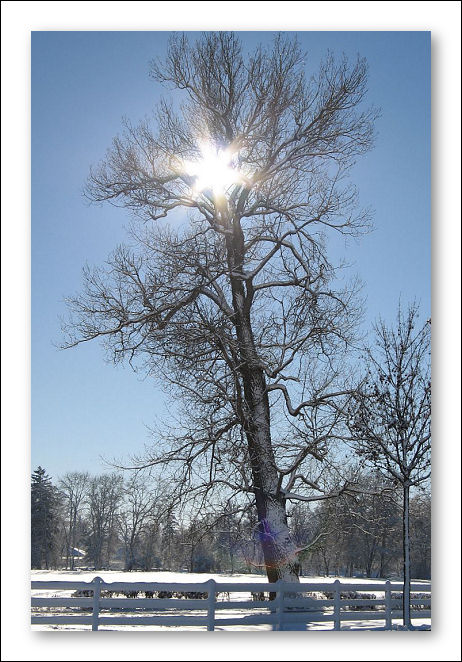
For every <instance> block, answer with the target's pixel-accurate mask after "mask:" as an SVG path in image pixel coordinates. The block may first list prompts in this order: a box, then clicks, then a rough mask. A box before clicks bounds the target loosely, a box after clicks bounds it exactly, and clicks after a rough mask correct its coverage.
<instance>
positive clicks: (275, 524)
mask: <svg viewBox="0 0 462 662" xmlns="http://www.w3.org/2000/svg"><path fill="white" fill-rule="evenodd" d="M226 243H227V253H228V265H229V268H230V273H231V274H234V273H236V272H239V271H240V272H242V264H243V257H244V237H243V234H242V230H241V228H240V225H239V224H238V223H236V224H235V226H234V235H233V238H232V239H231V238H230V237H229V236H228V237H227V240H226ZM230 282H231V289H232V295H233V309H234V313H235V317H234V325H235V329H236V335H237V340H238V348H239V358H240V365H239V372H240V375H241V378H242V384H243V389H244V399H245V402H244V403H242V414H243V419H244V421H243V425H244V430H245V434H246V438H247V443H248V448H249V456H250V463H251V469H252V477H253V487H254V492H255V501H256V506H257V515H258V528H259V538H260V543H261V547H262V551H263V557H264V560H265V567H266V574H267V576H268V581H270V582H276V581H277V580H278V579H284V580H286V581H293V582H298V581H299V579H298V575H299V570H298V562H297V551H296V545H295V542H294V540H293V538H292V535H291V533H290V531H289V527H288V525H287V515H286V509H285V500H284V499H283V497H282V494H281V493H280V492H279V489H278V472H277V468H276V461H275V457H274V452H273V447H272V443H271V426H270V406H269V399H268V392H267V389H266V379H265V375H264V372H263V370H262V368H261V364H260V361H259V357H258V353H257V351H256V347H255V342H254V337H253V332H252V324H251V316H250V309H251V303H252V298H253V290H252V285H251V284H250V283H249V282H247V284H246V288H244V280H243V279H242V278H239V277H236V276H230Z"/></svg>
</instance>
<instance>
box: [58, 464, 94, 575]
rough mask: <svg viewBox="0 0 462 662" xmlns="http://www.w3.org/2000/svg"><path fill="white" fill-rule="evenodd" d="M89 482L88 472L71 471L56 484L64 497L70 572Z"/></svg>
mask: <svg viewBox="0 0 462 662" xmlns="http://www.w3.org/2000/svg"><path fill="white" fill-rule="evenodd" d="M89 482H90V476H89V474H88V472H80V471H73V472H68V473H66V474H65V475H64V476H63V477H62V478H61V479H60V480H59V483H58V485H59V489H60V491H61V494H62V495H63V497H64V498H63V502H64V508H65V512H66V523H65V539H66V567H70V569H71V570H73V569H74V563H75V549H76V545H77V530H78V524H79V513H80V511H81V506H82V504H83V503H84V501H85V499H86V496H87V491H88V486H89Z"/></svg>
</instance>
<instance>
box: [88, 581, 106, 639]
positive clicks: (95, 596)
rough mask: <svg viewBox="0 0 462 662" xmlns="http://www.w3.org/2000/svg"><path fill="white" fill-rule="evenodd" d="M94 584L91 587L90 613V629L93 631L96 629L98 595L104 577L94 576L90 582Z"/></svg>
mask: <svg viewBox="0 0 462 662" xmlns="http://www.w3.org/2000/svg"><path fill="white" fill-rule="evenodd" d="M91 583H92V584H94V588H93V614H92V624H91V629H92V630H93V631H96V630H98V617H99V596H100V593H101V584H104V579H101V577H95V578H94V580H93V581H92V582H91Z"/></svg>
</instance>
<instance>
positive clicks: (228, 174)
mask: <svg viewBox="0 0 462 662" xmlns="http://www.w3.org/2000/svg"><path fill="white" fill-rule="evenodd" d="M200 151H201V158H200V159H198V160H197V161H187V162H186V163H185V164H184V166H185V170H186V172H187V173H188V175H191V176H192V177H195V178H196V179H195V183H194V187H193V192H194V193H195V194H199V193H202V192H203V191H206V190H208V189H211V190H212V191H213V194H214V195H215V196H218V195H223V194H224V193H226V191H227V190H228V189H229V187H230V186H232V185H233V184H237V183H238V182H239V181H240V180H241V177H240V175H239V172H238V171H237V170H236V168H234V167H233V163H232V161H233V155H232V153H231V152H230V150H229V149H223V150H220V149H216V148H214V147H212V145H209V144H202V145H201V146H200Z"/></svg>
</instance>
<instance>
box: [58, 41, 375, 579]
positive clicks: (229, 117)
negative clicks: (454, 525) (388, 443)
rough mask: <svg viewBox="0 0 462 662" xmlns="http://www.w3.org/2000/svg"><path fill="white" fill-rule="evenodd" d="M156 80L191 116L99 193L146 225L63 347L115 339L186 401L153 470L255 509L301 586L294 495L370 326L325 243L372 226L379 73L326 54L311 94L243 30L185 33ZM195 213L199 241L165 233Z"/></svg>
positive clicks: (122, 148)
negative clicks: (372, 104)
mask: <svg viewBox="0 0 462 662" xmlns="http://www.w3.org/2000/svg"><path fill="white" fill-rule="evenodd" d="M152 76H153V78H154V79H155V80H157V81H160V82H161V83H164V84H165V85H167V86H170V87H172V88H173V89H176V90H178V91H179V92H180V93H182V94H183V95H184V97H185V102H184V104H183V105H182V106H181V108H180V111H179V112H175V110H174V108H173V106H172V105H171V104H169V103H167V102H166V101H163V102H162V103H161V104H160V106H159V108H158V109H157V112H156V114H155V116H154V118H153V119H152V120H145V121H143V122H141V123H140V124H138V125H132V124H131V123H129V122H128V121H126V122H125V130H124V133H123V134H122V135H121V136H119V137H116V138H115V139H114V141H113V145H112V147H111V149H110V150H109V151H108V153H107V157H106V159H105V161H103V162H102V163H101V164H100V165H99V166H98V167H97V168H95V169H93V170H92V172H91V176H90V179H89V182H88V186H87V189H86V192H87V196H88V197H89V198H90V199H91V200H92V201H95V202H104V201H108V202H110V203H112V204H114V205H120V206H123V207H125V208H127V209H128V210H131V211H132V212H133V213H134V215H135V217H138V218H141V219H142V220H143V221H147V224H145V225H141V226H140V225H136V224H134V225H133V228H132V230H131V244H130V245H129V246H125V247H119V248H118V249H117V250H116V251H115V252H114V254H113V255H112V257H111V258H110V260H109V263H108V268H107V269H95V270H93V271H92V270H89V269H87V270H86V271H85V286H84V292H83V294H82V295H81V296H77V297H74V298H72V299H70V300H69V304H70V308H71V310H72V311H73V317H71V319H70V321H69V324H68V325H67V332H68V336H67V340H66V346H67V347H70V346H73V345H76V344H78V343H81V342H84V341H89V340H92V339H94V338H101V339H103V340H105V341H106V345H107V347H108V349H109V352H110V355H111V356H112V358H113V359H114V360H115V361H120V360H123V359H128V360H129V361H130V362H131V363H132V365H134V366H135V367H137V368H138V369H140V368H142V369H145V370H146V371H147V372H148V373H151V374H153V375H154V376H157V377H158V378H159V380H160V381H161V382H163V383H164V384H165V383H168V384H170V386H171V388H172V391H173V393H174V394H176V395H177V394H178V393H180V394H181V399H182V405H183V411H182V418H181V421H180V426H178V425H176V426H175V427H174V429H173V433H172V434H171V435H169V434H159V435H158V438H157V442H156V449H155V450H153V451H152V452H151V453H150V454H149V455H148V457H147V458H145V460H144V463H145V464H148V465H151V466H152V465H161V466H162V468H163V471H166V470H167V469H166V467H171V471H172V476H175V478H176V480H177V484H178V485H180V486H181V487H180V488H179V490H180V493H181V497H184V496H185V495H186V494H188V495H190V496H193V497H196V498H198V499H199V503H202V500H203V499H204V498H205V497H206V496H207V493H209V492H211V493H213V491H214V490H215V489H221V490H227V491H228V497H229V498H232V497H233V496H236V495H238V494H245V495H247V497H246V498H247V499H252V500H254V502H255V504H256V509H257V513H258V522H259V534H260V540H261V544H262V549H263V554H264V558H265V564H266V569H267V574H268V578H269V580H270V581H275V580H277V579H279V578H285V579H290V580H297V577H298V565H297V562H296V545H295V542H294V540H293V538H292V536H291V533H290V531H289V528H288V525H287V517H286V509H285V502H286V493H287V492H290V493H291V494H292V496H293V498H295V497H294V495H295V491H296V490H298V491H299V492H300V491H301V492H303V491H304V490H307V491H309V490H311V489H313V484H311V483H310V481H309V480H307V477H306V475H305V471H304V463H305V461H306V459H307V458H309V457H316V458H317V459H318V460H319V461H321V460H322V458H323V457H324V456H325V453H326V451H327V447H328V442H329V441H330V440H332V439H335V430H336V426H337V423H338V416H339V405H338V402H337V401H338V398H340V397H342V395H344V394H345V393H347V392H348V390H349V387H348V385H347V384H346V378H345V368H344V365H342V361H341V358H342V357H341V354H342V352H344V351H345V348H346V347H347V344H348V342H349V340H350V339H351V337H352V333H353V331H354V328H355V325H356V322H357V317H358V312H359V311H358V309H357V305H356V303H355V301H356V299H355V287H354V284H352V283H348V284H346V283H343V284H342V285H340V284H339V285H338V287H337V289H335V284H334V281H336V278H337V276H339V272H338V270H337V269H334V267H333V266H332V265H331V264H330V263H329V261H328V259H327V254H326V244H325V241H326V237H327V235H328V233H330V232H337V233H341V234H345V235H351V234H357V233H358V232H361V231H362V230H363V229H364V228H366V227H367V225H368V220H369V219H368V213H367V212H364V211H361V210H358V208H357V196H356V192H355V190H354V188H353V187H352V186H351V185H349V184H348V183H347V180H346V176H347V174H348V170H349V168H350V166H351V165H352V163H353V161H354V159H355V157H356V156H358V155H360V154H362V153H364V152H365V151H367V150H368V149H369V148H370V147H371V144H372V139H373V122H374V119H375V117H376V115H377V113H376V111H375V110H374V109H367V108H364V107H363V99H364V96H365V93H366V81H367V66H366V63H365V61H364V60H363V59H359V58H358V60H357V61H356V62H355V63H353V65H351V66H350V65H349V63H348V62H347V60H346V59H345V58H344V59H342V60H340V61H339V62H336V61H334V58H333V57H332V56H331V55H329V56H328V57H327V58H326V60H325V61H324V62H323V64H322V65H321V67H320V69H319V71H318V73H317V74H315V75H313V76H312V77H311V78H310V79H309V80H307V79H306V78H305V61H304V55H303V53H301V51H300V49H299V46H298V44H297V42H296V40H291V39H289V38H287V37H284V36H281V35H278V36H276V37H275V39H274V42H273V44H272V46H271V47H269V48H267V49H265V48H262V47H258V48H257V49H256V50H255V51H254V52H253V53H251V54H250V55H248V56H247V57H246V56H245V55H244V53H243V49H242V45H241V43H240V41H239V39H238V37H237V36H236V34H235V33H225V32H218V33H212V32H210V33H205V34H204V35H203V36H202V37H200V38H199V39H198V41H197V42H196V43H194V44H190V43H189V42H188V40H187V39H186V38H185V37H183V36H180V35H177V34H174V35H173V36H172V38H171V41H170V44H169V48H168V53H167V56H166V59H165V61H163V62H161V61H156V62H154V63H153V65H152ZM181 209H183V210H189V224H188V226H187V227H182V226H181V224H179V226H180V227H174V225H171V226H166V225H160V224H159V223H157V222H156V223H152V221H159V219H161V218H163V217H166V216H172V218H173V224H174V223H175V219H178V216H177V215H176V214H175V211H176V210H181ZM141 464H142V463H141ZM210 496H211V495H210V494H209V497H210Z"/></svg>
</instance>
